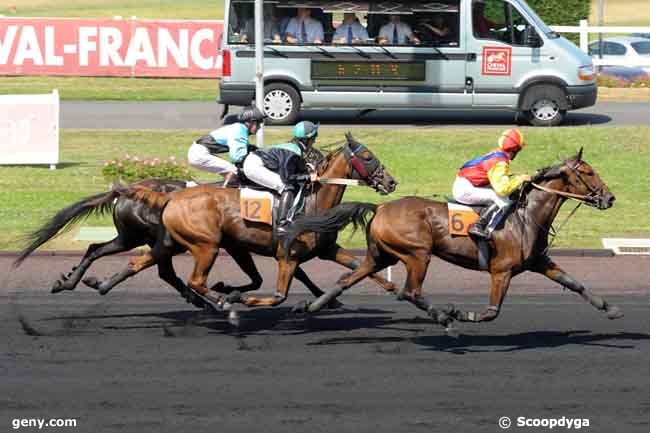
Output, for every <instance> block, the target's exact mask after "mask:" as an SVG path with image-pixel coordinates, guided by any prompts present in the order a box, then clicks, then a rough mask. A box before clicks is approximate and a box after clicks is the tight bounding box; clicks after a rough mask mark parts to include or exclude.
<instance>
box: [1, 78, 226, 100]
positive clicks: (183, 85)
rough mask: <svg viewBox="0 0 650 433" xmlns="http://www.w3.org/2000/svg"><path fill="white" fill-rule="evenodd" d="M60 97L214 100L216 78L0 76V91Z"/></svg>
mask: <svg viewBox="0 0 650 433" xmlns="http://www.w3.org/2000/svg"><path fill="white" fill-rule="evenodd" d="M52 89H59V95H60V97H61V99H62V100H66V99H67V100H102V101H105V100H107V101H110V100H119V101H214V100H215V99H216V98H217V96H218V95H219V80H218V79H216V78H215V79H209V78H206V79H183V78H109V77H101V78H98V77H0V95H6V94H14V95H18V94H25V93H27V94H29V93H50V92H51V91H52Z"/></svg>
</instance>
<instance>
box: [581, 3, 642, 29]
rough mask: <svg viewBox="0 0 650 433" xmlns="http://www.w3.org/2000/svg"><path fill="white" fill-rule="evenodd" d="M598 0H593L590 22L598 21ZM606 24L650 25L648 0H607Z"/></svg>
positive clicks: (595, 22)
mask: <svg viewBox="0 0 650 433" xmlns="http://www.w3.org/2000/svg"><path fill="white" fill-rule="evenodd" d="M598 5H599V1H598V0H591V13H590V16H589V22H590V23H592V24H597V23H598ZM604 21H605V25H617V26H650V7H648V0H605V19H604Z"/></svg>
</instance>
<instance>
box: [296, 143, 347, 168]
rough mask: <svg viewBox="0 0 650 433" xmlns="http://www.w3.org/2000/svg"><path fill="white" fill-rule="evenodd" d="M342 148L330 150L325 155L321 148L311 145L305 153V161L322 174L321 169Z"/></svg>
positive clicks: (328, 163)
mask: <svg viewBox="0 0 650 433" xmlns="http://www.w3.org/2000/svg"><path fill="white" fill-rule="evenodd" d="M342 150H343V147H338V148H336V149H334V150H332V151H330V152H329V153H328V154H327V155H325V154H323V152H322V150H320V149H317V148H315V147H312V148H311V149H310V150H309V152H307V154H306V155H305V161H306V162H307V163H309V164H312V165H313V166H314V167H316V171H317V172H318V173H319V174H322V173H323V171H325V169H326V168H327V167H328V166H329V165H330V163H331V162H332V160H333V159H334V158H335V157H336V156H337V155H338V154H339V153H341V151H342Z"/></svg>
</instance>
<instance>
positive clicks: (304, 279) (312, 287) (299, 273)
mask: <svg viewBox="0 0 650 433" xmlns="http://www.w3.org/2000/svg"><path fill="white" fill-rule="evenodd" d="M295 277H296V279H297V280H298V281H300V282H301V283H303V284H304V285H305V286H306V287H307V288H308V289H309V291H310V292H311V294H312V295H314V297H316V298H319V297H321V296H323V295H324V294H325V292H323V291H322V290H321V289H320V288H319V287H318V286H317V285H316V284H314V282H313V281H312V280H311V278H309V276H308V275H307V273H306V272H305V271H304V270H303V269H302V268H301V267H300V266H298V267H297V268H296V274H295ZM342 307H343V302H340V301H338V300H337V299H332V300H331V301H329V303H328V304H327V308H330V309H332V310H336V309H337V308H342Z"/></svg>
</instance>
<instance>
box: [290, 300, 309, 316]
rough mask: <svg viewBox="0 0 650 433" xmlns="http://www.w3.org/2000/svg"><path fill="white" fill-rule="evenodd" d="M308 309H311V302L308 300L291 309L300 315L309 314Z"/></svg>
mask: <svg viewBox="0 0 650 433" xmlns="http://www.w3.org/2000/svg"><path fill="white" fill-rule="evenodd" d="M308 311H309V302H308V301H301V302H298V303H297V304H296V305H294V306H293V308H292V309H291V312H292V313H293V314H298V315H302V314H307V312H308Z"/></svg>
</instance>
